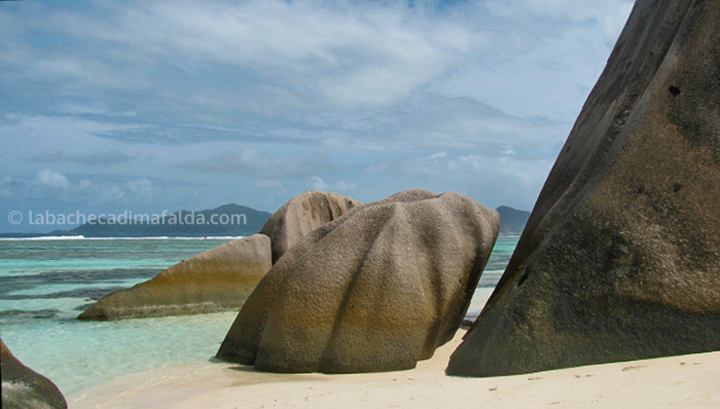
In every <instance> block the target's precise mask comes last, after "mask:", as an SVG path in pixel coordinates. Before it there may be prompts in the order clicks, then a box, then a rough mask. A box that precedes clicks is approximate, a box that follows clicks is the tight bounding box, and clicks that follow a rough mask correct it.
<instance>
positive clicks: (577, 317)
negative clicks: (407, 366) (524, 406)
mask: <svg viewBox="0 0 720 409" xmlns="http://www.w3.org/2000/svg"><path fill="white" fill-rule="evenodd" d="M718 349H720V1H717V0H713V1H685V0H682V1H679V0H663V1H654V0H653V1H650V0H639V1H638V2H637V3H636V4H635V7H634V9H633V11H632V13H631V15H630V18H629V20H628V22H627V24H626V26H625V28H624V30H623V32H622V34H621V35H620V38H619V40H618V42H617V44H616V46H615V48H614V50H613V52H612V55H611V57H610V59H609V61H608V65H607V67H606V69H605V71H604V72H603V74H602V76H601V77H600V79H599V81H598V83H597V84H596V86H595V88H594V89H593V91H592V93H591V94H590V96H589V98H588V100H587V102H586V103H585V106H584V107H583V110H582V112H581V113H580V116H579V118H578V120H577V122H576V123H575V126H574V128H573V130H572V132H571V134H570V136H569V138H568V140H567V142H566V144H565V146H564V148H563V149H562V151H561V153H560V155H559V157H558V159H557V162H556V163H555V165H554V167H553V169H552V171H551V173H550V175H549V177H548V179H547V181H546V183H545V186H544V187H543V190H542V192H541V194H540V197H539V199H538V201H537V203H536V205H535V208H534V210H533V212H532V215H531V217H530V220H529V222H528V225H527V227H526V228H525V231H524V233H523V235H522V237H521V239H520V241H519V243H518V246H517V249H516V251H515V253H514V254H513V257H512V259H511V261H510V263H509V265H508V267H507V270H506V271H505V273H504V275H503V277H502V278H501V280H500V283H499V284H498V287H497V288H496V290H495V292H494V293H493V295H492V297H491V298H490V300H489V302H488V305H487V306H486V307H485V309H484V311H483V312H482V313H481V315H480V317H479V318H478V320H477V321H476V322H475V324H474V326H473V328H472V330H471V331H470V333H469V334H468V335H467V336H466V339H465V341H464V343H463V344H462V345H461V346H460V347H459V348H458V349H457V351H456V352H455V354H454V355H453V357H452V358H451V360H450V364H449V366H448V369H447V373H448V374H450V375H463V376H492V375H507V374H517V373H527V372H534V371H542V370H548V369H554V368H563V367H571V366H578V365H587V364H595V363H604V362H615V361H625V360H634V359H643V358H652V357H660V356H668V355H677V354H687V353H696V352H704V351H713V350H718Z"/></svg>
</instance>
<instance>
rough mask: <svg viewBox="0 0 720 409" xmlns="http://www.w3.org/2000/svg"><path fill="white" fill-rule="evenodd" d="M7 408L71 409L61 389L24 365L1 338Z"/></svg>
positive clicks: (1, 357)
mask: <svg viewBox="0 0 720 409" xmlns="http://www.w3.org/2000/svg"><path fill="white" fill-rule="evenodd" d="M0 367H1V368H2V369H1V370H0V372H1V373H2V407H3V409H35V408H47V409H67V402H66V401H65V398H64V397H63V395H62V393H60V390H59V389H58V388H57V386H55V384H54V383H52V382H51V381H50V380H49V379H48V378H46V377H44V376H42V375H40V374H38V373H37V372H35V371H33V370H32V369H30V368H28V367H27V366H25V365H23V364H22V362H20V361H19V360H18V359H17V358H15V356H14V355H13V354H12V353H11V352H10V350H9V349H8V347H7V346H6V345H5V343H4V342H3V341H2V339H0Z"/></svg>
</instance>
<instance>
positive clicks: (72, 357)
mask: <svg viewBox="0 0 720 409" xmlns="http://www.w3.org/2000/svg"><path fill="white" fill-rule="evenodd" d="M227 240H228V239H227V238H225V239H152V240H151V239H135V240H128V239H115V240H113V239H102V240H95V239H81V240H2V241H0V335H1V336H2V339H3V341H5V343H6V344H7V345H8V347H9V348H10V350H11V351H12V352H13V354H15V355H16V356H17V357H18V358H19V359H20V360H22V361H23V363H25V364H26V365H28V366H29V367H31V368H33V369H34V370H36V371H37V372H40V373H42V374H43V375H45V376H47V377H49V378H50V379H52V380H53V382H55V383H56V384H57V385H58V387H59V388H60V390H61V391H62V392H63V393H64V394H65V395H66V396H67V395H70V394H75V393H77V392H78V391H81V390H82V389H85V388H88V387H90V386H92V385H95V384H98V383H101V382H103V381H107V380H109V379H111V378H115V377H117V376H121V375H125V374H129V373H133V372H139V371H143V370H147V369H152V368H157V367H162V366H171V365H179V364H184V363H190V362H196V361H199V360H206V359H211V358H212V356H214V354H215V353H216V352H217V349H218V348H219V346H220V343H221V342H222V340H223V338H224V337H225V334H226V333H227V330H228V329H229V328H230V325H231V324H232V322H233V320H234V319H235V316H236V315H237V312H233V311H231V312H224V313H217V314H205V315H190V316H180V317H163V318H144V319H132V320H121V321H111V322H85V321H78V320H76V319H75V317H76V316H77V315H78V314H79V313H80V312H81V311H82V310H83V309H84V308H85V307H86V306H87V305H89V304H91V303H92V302H94V301H95V300H96V299H98V298H101V297H103V296H105V295H107V294H109V293H110V292H112V291H114V290H116V289H119V288H127V287H131V286H133V285H135V284H137V283H139V282H142V281H145V280H147V279H149V278H151V277H154V276H155V275H157V273H159V272H160V271H162V270H164V269H165V268H168V267H170V266H172V265H174V264H176V263H178V262H180V261H181V260H184V259H187V258H190V257H192V256H193V255H195V254H197V253H199V252H201V251H205V250H208V249H211V248H213V247H216V246H219V245H220V244H222V243H224V242H226V241H227ZM516 244H517V237H516V236H501V237H500V238H498V242H497V244H496V246H495V249H494V250H493V254H492V257H491V258H490V261H489V262H488V265H487V267H486V269H485V272H484V273H483V276H482V278H481V280H480V284H479V287H482V288H484V289H485V291H487V288H492V287H494V286H495V284H496V283H497V281H498V280H499V279H500V276H501V275H502V273H503V270H504V269H505V266H506V265H507V263H508V261H509V258H510V256H511V254H512V252H513V250H514V249H515V245H516Z"/></svg>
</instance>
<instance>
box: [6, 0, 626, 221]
mask: <svg viewBox="0 0 720 409" xmlns="http://www.w3.org/2000/svg"><path fill="white" fill-rule="evenodd" d="M632 4H633V2H632V1H631V0H604V1H599V0H542V1H541V0H477V1H457V0H456V1H444V2H437V1H427V2H423V1H410V2H405V3H401V2H391V1H360V0H354V1H337V2H330V1H276V0H262V1H204V2H197V1H195V2H191V1H185V0H172V1H165V0H152V1H147V0H143V1H134V0H125V1H112V0H108V1H80V0H78V1H71V2H59V1H39V0H28V1H23V2H0V107H1V110H0V143H2V150H0V152H1V153H0V155H2V156H0V198H1V204H0V213H1V214H0V231H26V230H39V231H43V230H49V229H41V228H40V229H39V228H37V227H36V226H28V225H27V224H26V223H23V224H20V225H18V226H14V225H11V224H10V223H9V222H8V218H7V215H8V213H9V212H10V211H12V210H17V211H20V212H23V213H25V212H27V211H28V210H32V211H33V212H36V213H38V212H45V211H49V212H55V213H61V212H75V211H80V212H86V213H100V212H105V213H119V212H122V211H124V210H130V211H132V212H135V213H143V212H147V213H159V212H162V211H163V210H169V211H175V210H177V209H204V208H212V207H216V206H218V205H221V204H225V203H230V202H234V203H238V204H244V205H248V206H251V207H254V208H257V209H261V210H267V211H271V212H272V211H274V210H276V209H277V208H278V207H279V206H280V205H282V204H283V203H284V202H286V201H287V200H288V199H289V198H291V197H292V196H294V195H296V194H298V193H301V192H303V191H305V190H309V189H322V190H327V191H334V192H337V193H341V194H345V195H348V196H351V197H353V198H356V199H358V200H361V201H374V200H379V199H382V198H384V197H387V196H389V195H391V194H393V193H395V192H398V191H401V190H406V189H412V188H423V189H429V190H432V191H435V192H443V191H456V192H460V193H464V194H467V195H469V196H471V197H473V198H474V199H476V200H478V201H479V202H480V203H482V204H485V205H486V206H490V207H497V206H499V205H502V204H505V205H510V206H513V207H517V208H521V209H527V210H529V209H531V208H532V206H533V204H534V202H535V199H536V197H537V195H538V193H539V191H540V188H541V187H542V184H543V182H544V181H545V178H546V177H547V174H548V172H549V170H550V168H551V166H552V164H553V162H554V160H555V158H556V156H557V154H558V152H559V150H560V148H561V147H562V144H563V143H564V141H565V139H566V138H567V135H568V134H569V132H570V129H571V128H572V125H573V122H574V121H575V118H576V116H577V114H578V113H579V111H580V109H581V107H582V104H583V102H584V101H585V99H586V97H587V95H588V93H589V92H590V89H591V88H592V86H593V85H594V83H595V81H596V80H597V78H598V76H599V75H600V73H601V72H602V69H603V68H604V66H605V62H606V60H607V57H608V56H609V54H610V51H611V50H612V47H613V45H614V43H615V40H616V39H617V36H618V35H619V33H620V30H621V29H622V27H623V25H624V23H625V20H626V18H627V16H628V14H629V12H630V9H631V7H632ZM65 227H69V226H65Z"/></svg>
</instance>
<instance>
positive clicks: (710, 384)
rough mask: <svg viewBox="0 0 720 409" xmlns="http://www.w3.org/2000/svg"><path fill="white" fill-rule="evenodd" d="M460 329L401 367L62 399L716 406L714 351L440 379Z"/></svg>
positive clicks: (168, 371) (159, 382)
mask: <svg viewBox="0 0 720 409" xmlns="http://www.w3.org/2000/svg"><path fill="white" fill-rule="evenodd" d="M474 304H476V303H474ZM462 335H464V331H459V332H458V334H457V336H456V337H455V339H454V340H453V341H451V342H449V343H448V344H446V345H444V346H443V347H441V348H439V349H438V350H437V352H436V354H435V356H434V357H433V358H432V359H429V360H427V361H423V362H420V363H419V364H418V366H417V368H415V369H413V370H409V371H401V372H386V373H372V374H351V375H323V374H270V373H261V372H256V371H254V370H253V369H252V368H248V367H243V366H238V365H233V364H227V363H220V362H212V361H205V362H198V363H195V364H190V365H182V366H175V367H170V368H162V369H156V370H152V371H148V372H143V373H139V374H134V375H131V376H127V377H124V378H120V379H116V380H114V381H112V382H109V383H106V384H102V385H99V386H96V387H93V388H91V389H88V390H85V391H83V392H81V393H79V394H76V395H74V396H69V397H68V403H69V405H70V409H85V408H102V409H111V408H112V409H120V408H127V409H141V408H148V409H156V408H163V409H185V408H187V409H200V408H201V409H234V408H313V409H322V408H332V409H337V408H339V407H341V408H417V407H426V408H454V409H459V408H475V409H476V408H478V407H489V408H493V409H497V408H538V407H547V408H577V407H583V408H612V409H618V408H680V407H681V408H718V407H720V352H714V353H706V354H695V355H686V356H678V357H670V358H662V359H653V360H643V361H634V362H626V363H614V364H605V365H593V366H586V367H580V368H571V369H564V370H557V371H548V372H541V373H535V374H529V375H517V376H507V377H496V378H455V377H448V376H445V374H444V370H445V366H446V365H447V361H448V358H449V356H450V354H451V353H452V352H453V351H454V350H455V348H456V347H457V345H458V344H459V343H460V340H461V337H462Z"/></svg>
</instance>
